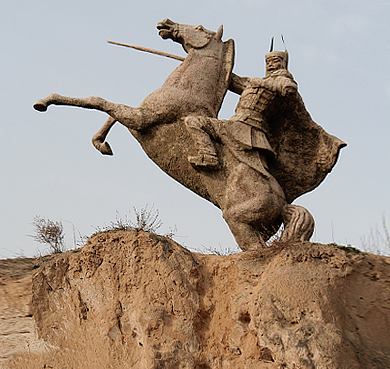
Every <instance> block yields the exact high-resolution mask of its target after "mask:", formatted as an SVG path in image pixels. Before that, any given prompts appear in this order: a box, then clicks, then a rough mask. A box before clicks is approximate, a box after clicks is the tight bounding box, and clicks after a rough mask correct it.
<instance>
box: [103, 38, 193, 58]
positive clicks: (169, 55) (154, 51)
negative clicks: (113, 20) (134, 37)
mask: <svg viewBox="0 0 390 369" xmlns="http://www.w3.org/2000/svg"><path fill="white" fill-rule="evenodd" d="M107 42H108V43H109V44H114V45H119V46H124V47H131V48H132V49H136V50H139V51H144V52H147V53H152V54H157V55H161V56H165V57H167V58H171V59H176V60H180V61H183V60H184V59H185V58H183V57H182V56H177V55H174V54H169V53H165V52H163V51H158V50H154V49H149V48H147V47H143V46H135V45H128V44H122V43H120V42H115V41H107Z"/></svg>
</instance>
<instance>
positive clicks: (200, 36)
mask: <svg viewBox="0 0 390 369" xmlns="http://www.w3.org/2000/svg"><path fill="white" fill-rule="evenodd" d="M157 29H158V30H159V35H160V36H161V37H162V38H163V39H167V38H170V39H171V40H172V41H175V42H178V43H180V44H181V45H182V46H183V49H184V50H185V51H186V52H187V53H188V52H189V51H190V50H191V49H201V48H203V47H205V46H206V45H207V44H208V43H209V42H210V41H211V40H212V39H216V40H221V38H222V33H223V26H222V25H221V26H220V27H219V29H218V31H217V32H214V31H210V30H208V29H205V28H204V27H203V26H202V25H199V26H191V25H188V24H180V23H175V22H172V21H171V20H170V19H168V18H166V19H164V20H163V21H162V22H158V23H157Z"/></svg>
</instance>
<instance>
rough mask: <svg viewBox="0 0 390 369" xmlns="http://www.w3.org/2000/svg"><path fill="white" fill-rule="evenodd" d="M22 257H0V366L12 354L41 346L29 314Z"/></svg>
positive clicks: (27, 281)
mask: <svg viewBox="0 0 390 369" xmlns="http://www.w3.org/2000/svg"><path fill="white" fill-rule="evenodd" d="M26 260H27V259H26ZM26 260H24V259H15V260H13V261H12V262H7V261H0V367H1V365H2V364H3V363H5V362H6V361H7V359H9V358H10V357H11V356H12V355H15V354H18V353H20V352H25V351H29V352H37V351H40V350H41V349H42V348H43V347H44V343H43V342H42V341H40V340H39V339H38V337H37V332H36V329H35V324H34V320H33V317H32V312H31V270H26V269H30V268H26V265H25V264H29V260H27V261H26ZM11 271H12V272H11Z"/></svg>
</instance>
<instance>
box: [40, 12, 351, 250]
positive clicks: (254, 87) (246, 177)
mask: <svg viewBox="0 0 390 369" xmlns="http://www.w3.org/2000/svg"><path fill="white" fill-rule="evenodd" d="M157 28H158V29H159V34H160V36H161V37H162V38H163V39H168V38H170V39H172V40H173V41H175V42H178V43H180V44H181V45H182V46H183V48H184V50H185V51H186V52H187V53H188V55H187V57H186V58H185V59H184V58H183V59H181V60H183V62H182V63H181V64H180V65H179V66H178V67H177V68H176V69H175V70H174V71H173V72H172V73H171V75H170V76H169V77H168V78H167V80H166V81H165V83H164V84H163V86H162V87H161V88H159V89H158V90H156V91H154V92H152V93H151V94H150V95H148V96H147V97H146V98H145V99H144V101H143V102H142V103H141V105H140V106H139V107H138V108H133V107H131V106H128V105H124V104H116V103H112V102H109V101H107V100H105V99H102V98H100V97H87V98H74V97H67V96H61V95H58V94H51V95H49V96H47V97H46V98H44V99H40V100H38V101H37V102H36V103H35V104H34V108H35V109H36V110H38V111H46V110H47V108H48V106H49V105H51V104H54V105H69V106H78V107H83V108H87V109H97V110H100V111H103V112H106V113H107V114H108V115H109V118H108V119H107V121H106V123H105V124H104V125H103V127H102V128H101V129H100V130H99V131H98V133H97V134H96V135H95V136H94V137H93V139H92V142H93V144H94V146H95V147H96V148H97V149H98V150H99V151H100V152H101V153H102V154H106V155H112V150H111V148H110V146H109V144H108V143H107V142H106V141H105V138H106V136H107V134H108V132H109V130H110V129H111V128H112V126H113V125H114V124H115V122H120V123H121V124H123V125H124V126H126V127H127V128H128V129H129V131H130V133H131V134H132V135H133V136H134V137H135V138H136V139H137V140H138V141H139V143H140V144H141V146H142V148H143V149H144V151H145V152H146V154H147V155H148V156H149V157H150V158H151V159H152V160H153V161H154V162H155V163H156V164H157V165H158V166H159V167H160V168H161V169H162V170H163V171H165V172H166V173H167V174H169V175H170V176H171V177H173V178H174V179H175V180H177V181H178V182H180V183H182V184H183V185H184V186H186V187H187V188H189V189H190V190H192V191H193V192H195V193H197V194H198V195H200V196H202V197H203V198H205V199H207V200H209V201H210V202H212V203H213V204H214V205H216V206H217V207H219V208H220V209H221V210H222V215H223V217H224V219H225V220H226V222H227V224H228V225H229V227H230V229H231V231H232V233H233V236H234V237H235V239H236V241H237V243H238V245H239V246H240V247H241V249H243V250H244V251H248V250H256V249H258V248H262V247H265V246H266V241H267V240H268V239H269V238H270V237H271V236H272V235H273V234H274V233H275V232H276V231H277V230H278V229H279V227H280V225H281V224H282V223H283V225H284V232H283V234H282V238H283V239H286V240H289V239H290V240H300V241H305V240H309V239H310V237H311V235H312V233H313V229H314V220H313V217H312V216H311V214H310V213H309V212H308V211H307V210H306V209H305V208H303V207H301V206H298V205H293V204H292V202H293V201H294V200H295V199H296V198H297V197H299V196H300V195H302V194H304V193H306V192H309V191H311V190H313V189H314V188H316V187H317V186H318V185H319V184H320V183H321V182H322V181H323V180H324V179H325V177H326V175H327V174H328V173H329V172H330V171H331V170H332V168H333V166H334V165H335V163H336V161H337V158H338V155H339V152H340V149H341V148H342V147H343V146H345V143H344V142H343V141H341V140H339V139H338V138H337V137H335V136H332V135H330V134H328V133H327V132H325V131H324V129H322V128H321V127H320V126H319V125H318V124H316V123H315V122H314V121H313V120H312V118H311V116H310V114H309V113H308V112H307V110H306V108H305V105H304V103H303V101H302V98H301V96H300V95H299V93H298V88H297V83H296V82H295V81H294V78H293V76H292V75H291V74H290V73H289V72H288V70H287V66H288V53H287V51H273V47H272V46H271V51H270V52H269V53H268V54H267V55H266V76H265V78H247V77H239V76H237V75H235V74H233V73H232V69H233V64H234V41H233V40H228V41H222V33H223V28H222V26H221V27H219V29H218V31H217V32H214V31H210V30H207V29H205V28H204V27H203V26H201V25H199V26H191V25H185V24H179V23H175V22H172V21H171V20H170V19H164V20H163V21H162V22H159V23H158V24H157ZM142 49H144V48H141V50H142ZM148 51H151V50H148ZM152 52H156V51H152ZM159 53H160V52H159ZM160 54H162V53H160ZM163 55H166V54H163ZM175 58H176V59H180V57H175ZM228 89H229V90H231V91H233V92H235V93H237V94H239V95H241V96H240V100H239V102H238V104H237V107H236V111H235V115H233V116H232V117H231V118H230V119H229V120H219V119H217V117H218V112H219V109H220V107H221V104H222V101H223V99H224V96H225V94H226V92H227V90H228Z"/></svg>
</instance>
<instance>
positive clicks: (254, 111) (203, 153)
mask: <svg viewBox="0 0 390 369" xmlns="http://www.w3.org/2000/svg"><path fill="white" fill-rule="evenodd" d="M265 60H266V77H265V78H257V77H254V78H248V77H239V76H236V75H234V76H233V78H232V79H231V82H230V86H229V89H230V90H231V91H233V92H235V93H237V94H240V95H241V97H240V100H239V102H238V104H237V107H236V110H235V114H234V115H233V116H232V117H231V118H230V119H229V120H219V119H215V118H207V117H194V116H189V117H186V119H185V124H186V126H187V129H188V132H189V133H190V135H191V137H192V138H193V140H194V141H195V143H196V146H197V149H198V155H197V156H190V157H188V160H189V162H190V163H191V164H192V165H193V166H194V167H196V168H199V169H207V170H213V169H217V168H218V166H219V164H220V163H219V159H218V156H217V152H216V149H215V146H214V144H213V142H212V140H211V138H213V139H215V140H220V139H221V138H222V137H224V138H225V140H226V139H227V140H228V142H229V147H230V149H231V151H232V153H233V155H234V156H236V157H237V159H239V160H240V161H244V162H246V163H247V164H248V165H250V166H251V167H253V168H254V169H256V170H257V171H259V172H261V173H262V174H263V175H264V176H266V177H269V173H268V166H267V159H268V158H269V157H270V156H274V155H275V152H274V150H273V149H272V147H271V145H270V143H269V141H268V134H269V128H268V125H269V120H270V118H271V117H272V115H273V114H275V113H276V109H277V106H278V105H279V100H280V99H281V98H284V97H286V96H288V95H289V94H295V93H296V92H297V83H296V82H295V81H294V78H293V76H292V75H291V73H290V72H288V70H287V64H288V53H287V51H271V52H269V53H268V54H266V55H265ZM252 149H256V150H252ZM248 150H250V151H257V152H258V156H259V157H260V160H249V161H248V159H245V158H247V157H248V155H247V154H248Z"/></svg>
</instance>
